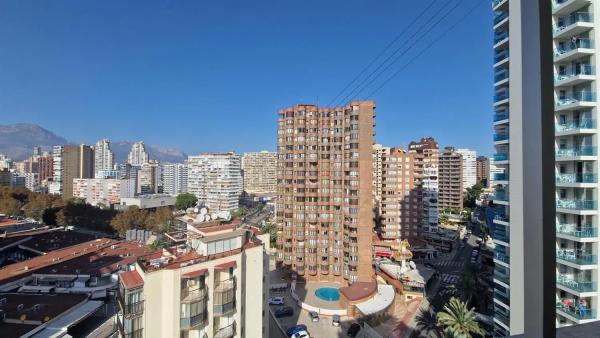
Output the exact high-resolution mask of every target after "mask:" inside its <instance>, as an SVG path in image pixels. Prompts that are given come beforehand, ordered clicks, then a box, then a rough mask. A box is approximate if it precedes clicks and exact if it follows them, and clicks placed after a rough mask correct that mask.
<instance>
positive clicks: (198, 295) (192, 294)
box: [181, 287, 207, 303]
mask: <svg viewBox="0 0 600 338" xmlns="http://www.w3.org/2000/svg"><path fill="white" fill-rule="evenodd" d="M206 295H207V289H206V287H200V288H194V289H187V288H183V289H181V302H182V303H195V302H199V301H201V300H204V299H206Z"/></svg>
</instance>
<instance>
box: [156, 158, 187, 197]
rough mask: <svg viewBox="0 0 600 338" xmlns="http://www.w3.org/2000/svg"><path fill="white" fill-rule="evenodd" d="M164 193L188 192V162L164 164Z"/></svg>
mask: <svg viewBox="0 0 600 338" xmlns="http://www.w3.org/2000/svg"><path fill="white" fill-rule="evenodd" d="M161 171H162V172H161V173H162V181H163V193H165V194H170V195H178V194H181V193H184V192H187V181H188V166H187V163H164V164H162V170H161Z"/></svg>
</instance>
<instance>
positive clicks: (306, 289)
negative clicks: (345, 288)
mask: <svg viewBox="0 0 600 338" xmlns="http://www.w3.org/2000/svg"><path fill="white" fill-rule="evenodd" d="M341 286H342V285H340V284H337V283H329V282H319V283H306V284H301V283H298V284H296V294H297V295H298V297H300V299H301V300H302V301H303V302H304V303H306V304H308V305H311V306H314V307H318V308H321V309H329V310H343V309H344V308H342V307H340V302H339V300H336V301H331V302H328V301H325V300H322V299H320V298H319V297H317V296H316V295H315V291H317V289H319V288H323V287H333V288H340V287H341Z"/></svg>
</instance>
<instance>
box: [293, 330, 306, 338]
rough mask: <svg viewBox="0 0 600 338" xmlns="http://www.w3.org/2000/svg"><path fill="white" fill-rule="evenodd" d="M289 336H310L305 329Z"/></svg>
mask: <svg viewBox="0 0 600 338" xmlns="http://www.w3.org/2000/svg"><path fill="white" fill-rule="evenodd" d="M291 338H310V336H309V335H308V332H307V331H298V332H296V333H294V334H293V335H292V337H291Z"/></svg>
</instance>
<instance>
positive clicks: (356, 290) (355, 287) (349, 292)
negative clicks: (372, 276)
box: [340, 280, 377, 301]
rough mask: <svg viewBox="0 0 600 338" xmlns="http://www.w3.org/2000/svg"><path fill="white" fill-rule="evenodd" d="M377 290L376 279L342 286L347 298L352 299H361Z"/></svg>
mask: <svg viewBox="0 0 600 338" xmlns="http://www.w3.org/2000/svg"><path fill="white" fill-rule="evenodd" d="M376 291H377V282H376V281H375V280H373V281H371V282H354V283H352V285H349V286H345V287H342V288H340V293H342V294H343V295H344V296H345V297H346V299H348V300H350V301H356V300H361V299H364V298H367V297H369V296H370V295H372V294H374V293H375V292H376Z"/></svg>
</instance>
